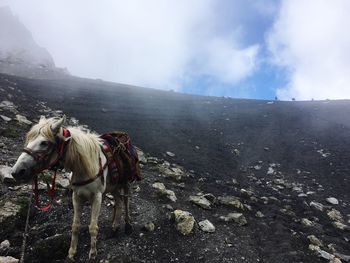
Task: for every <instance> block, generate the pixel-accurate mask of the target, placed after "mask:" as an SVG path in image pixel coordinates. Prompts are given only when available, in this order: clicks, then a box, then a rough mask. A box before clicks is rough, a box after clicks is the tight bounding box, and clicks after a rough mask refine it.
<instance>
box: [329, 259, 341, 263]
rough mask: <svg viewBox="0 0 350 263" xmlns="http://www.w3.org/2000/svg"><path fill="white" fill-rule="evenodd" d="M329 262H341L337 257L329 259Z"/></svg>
mask: <svg viewBox="0 0 350 263" xmlns="http://www.w3.org/2000/svg"><path fill="white" fill-rule="evenodd" d="M329 263H342V262H341V260H340V259H339V258H333V259H331V260H330V261H329Z"/></svg>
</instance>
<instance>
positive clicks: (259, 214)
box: [255, 211, 265, 218]
mask: <svg viewBox="0 0 350 263" xmlns="http://www.w3.org/2000/svg"><path fill="white" fill-rule="evenodd" d="M255 216H256V217H258V218H262V217H265V215H264V214H263V213H261V212H260V211H258V212H256V213H255Z"/></svg>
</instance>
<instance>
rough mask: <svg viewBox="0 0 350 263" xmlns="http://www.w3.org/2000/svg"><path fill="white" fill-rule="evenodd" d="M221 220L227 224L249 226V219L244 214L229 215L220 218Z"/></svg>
mask: <svg viewBox="0 0 350 263" xmlns="http://www.w3.org/2000/svg"><path fill="white" fill-rule="evenodd" d="M220 219H221V220H222V221H225V222H230V221H233V222H235V223H237V224H238V225H240V226H244V225H246V224H248V222H247V219H246V218H245V216H244V215H243V214H242V213H229V214H228V215H227V216H220Z"/></svg>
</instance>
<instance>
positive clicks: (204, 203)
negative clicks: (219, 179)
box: [189, 195, 211, 209]
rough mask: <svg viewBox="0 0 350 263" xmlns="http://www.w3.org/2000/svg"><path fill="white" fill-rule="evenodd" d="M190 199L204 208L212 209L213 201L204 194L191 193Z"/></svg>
mask: <svg viewBox="0 0 350 263" xmlns="http://www.w3.org/2000/svg"><path fill="white" fill-rule="evenodd" d="M189 200H190V202H192V203H194V204H196V205H198V206H200V207H202V208H204V209H211V202H210V201H209V200H208V199H207V198H205V197H204V196H203V195H199V196H198V195H191V196H190V198H189Z"/></svg>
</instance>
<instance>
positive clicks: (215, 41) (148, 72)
mask: <svg viewBox="0 0 350 263" xmlns="http://www.w3.org/2000/svg"><path fill="white" fill-rule="evenodd" d="M5 3H7V4H9V5H10V6H11V8H12V9H13V11H14V13H16V14H18V16H19V17H20V19H21V20H22V21H23V22H24V24H25V25H26V26H27V27H28V28H29V29H30V31H31V32H32V33H33V36H34V38H35V39H36V40H37V42H38V43H39V44H40V45H41V46H43V47H45V48H47V49H48V50H49V52H50V53H51V54H52V56H53V57H54V59H55V62H56V64H57V65H58V66H61V67H68V69H69V71H70V72H71V73H72V74H75V75H79V76H85V77H92V78H102V79H105V80H110V81H115V82H120V83H127V84H133V85H139V86H147V87H152V88H161V89H175V90H181V89H183V86H184V83H190V82H191V81H194V79H195V78H201V77H203V76H209V77H210V78H213V79H215V81H217V82H218V83H227V84H236V83H239V82H240V81H242V80H244V79H245V78H247V77H248V76H250V75H251V74H253V72H254V71H255V70H256V68H257V58H258V53H259V46H258V45H256V44H254V45H249V46H242V43H241V41H240V39H239V36H237V35H235V32H236V31H237V30H238V29H239V24H232V25H229V27H230V29H229V30H226V32H225V33H219V30H217V29H218V27H219V25H222V22H223V21H222V18H221V16H220V8H219V6H218V4H217V3H216V2H215V1H214V0H191V1H187V0H179V1H171V0H169V1H162V0H148V1H137V0H128V1H122V0H114V1H107V0H90V1H87V0H74V1H71V0H51V1H46V0H31V1H28V0H26V1H24V0H11V1H5ZM235 8H239V6H238V5H237V6H236V7H235ZM227 32H229V34H226V33H227Z"/></svg>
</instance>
